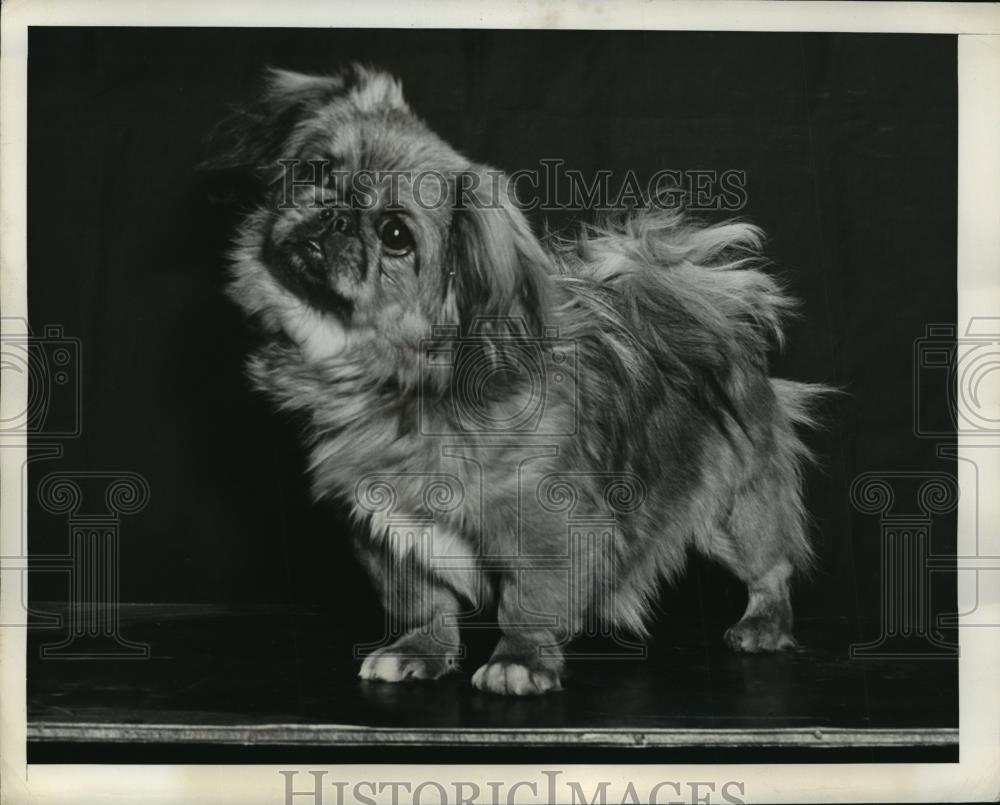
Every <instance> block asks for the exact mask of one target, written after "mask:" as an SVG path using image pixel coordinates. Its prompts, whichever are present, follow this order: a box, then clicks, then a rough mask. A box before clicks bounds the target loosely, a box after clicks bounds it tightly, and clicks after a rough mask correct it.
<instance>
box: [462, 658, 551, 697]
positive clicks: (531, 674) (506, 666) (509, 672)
mask: <svg viewBox="0 0 1000 805" xmlns="http://www.w3.org/2000/svg"><path fill="white" fill-rule="evenodd" d="M472 684H473V685H475V686H476V687H477V688H479V690H482V691H486V692H488V693H500V694H503V695H505V696H538V695H539V694H542V693H548V692H549V691H553V690H562V684H561V682H560V680H559V674H558V673H557V672H556V671H554V670H553V669H551V668H546V667H545V666H542V665H538V666H535V667H528V666H526V665H521V664H520V663H518V662H512V661H507V660H501V661H498V662H488V663H486V665H484V666H483V667H482V668H480V669H479V670H478V671H476V673H475V674H474V675H473V677H472Z"/></svg>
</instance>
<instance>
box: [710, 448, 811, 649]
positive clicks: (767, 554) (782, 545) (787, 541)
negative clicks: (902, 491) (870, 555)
mask: <svg viewBox="0 0 1000 805" xmlns="http://www.w3.org/2000/svg"><path fill="white" fill-rule="evenodd" d="M755 469H756V470H757V471H756V472H754V473H752V474H751V476H750V477H749V478H747V479H746V480H745V481H744V483H743V485H742V486H741V487H740V488H739V489H737V490H736V491H735V493H734V496H733V501H732V506H731V507H730V508H729V510H728V512H727V513H726V516H725V517H723V518H722V522H720V523H719V524H718V530H717V532H716V536H715V538H714V539H712V540H711V542H710V544H709V545H708V546H707V547H708V551H707V552H708V553H709V555H711V556H712V557H713V558H715V559H718V560H719V561H721V562H722V564H724V565H725V566H726V567H728V568H729V569H730V570H732V571H733V573H735V574H736V576H737V577H738V578H739V579H740V580H741V581H743V582H744V583H745V584H746V585H747V593H748V601H747V608H746V612H745V613H744V614H743V617H742V618H741V619H740V621H739V622H738V623H737V624H735V625H734V626H732V627H731V628H730V629H728V630H727V631H726V633H725V638H724V639H725V642H726V643H727V644H728V645H729V646H730V647H731V648H732V649H734V650H735V651H744V652H761V651H779V650H781V649H787V648H795V647H796V642H795V639H794V638H793V637H792V604H791V597H790V587H791V579H792V576H793V574H794V573H795V571H797V570H801V569H805V568H806V567H808V565H809V563H810V559H811V551H810V548H809V544H808V541H807V535H806V523H805V514H804V511H803V507H802V503H801V500H800V494H801V492H800V484H801V481H800V476H799V471H798V465H797V463H796V461H795V456H794V455H791V454H789V455H786V456H784V457H783V456H782V455H781V454H780V448H779V450H778V451H776V452H775V453H772V454H771V455H769V456H768V457H767V458H766V459H765V460H763V461H761V464H760V466H758V467H757V468H755Z"/></svg>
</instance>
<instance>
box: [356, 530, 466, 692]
mask: <svg viewBox="0 0 1000 805" xmlns="http://www.w3.org/2000/svg"><path fill="white" fill-rule="evenodd" d="M358 548H359V555H360V557H361V559H362V561H363V562H364V564H365V565H366V567H367V569H368V571H369V573H370V575H371V578H372V581H373V582H374V584H375V586H376V587H377V588H378V590H379V592H380V593H381V597H382V602H383V605H384V606H385V610H386V614H387V621H386V628H387V632H388V633H389V634H398V633H399V631H400V630H402V629H406V630H407V631H406V632H404V634H403V635H402V636H401V637H399V638H398V639H396V640H395V641H394V642H392V643H390V644H389V645H383V646H380V647H379V648H377V649H375V650H374V651H373V652H371V653H370V654H368V655H367V656H366V657H365V659H364V661H363V662H362V664H361V672H360V673H359V676H360V677H361V678H362V679H367V680H378V681H382V682H403V681H405V680H407V679H438V678H439V677H442V676H444V675H445V674H449V673H452V672H454V671H458V670H459V666H458V657H459V651H460V648H461V645H460V637H459V630H458V624H457V621H456V619H455V615H456V614H457V613H458V612H459V611H460V607H461V604H460V601H459V599H458V597H457V596H456V594H455V593H454V592H453V590H452V589H450V588H449V587H448V586H447V585H445V584H443V583H441V582H440V580H438V579H436V578H435V577H434V576H433V575H432V574H429V573H427V572H426V568H425V567H424V566H423V563H422V561H421V560H420V558H419V556H417V555H416V554H415V553H412V552H409V553H406V554H405V555H403V556H399V555H397V554H396V553H395V552H393V551H391V550H388V551H385V550H382V551H380V550H377V549H376V547H375V546H373V545H370V544H367V543H362V544H360V545H359V546H358Z"/></svg>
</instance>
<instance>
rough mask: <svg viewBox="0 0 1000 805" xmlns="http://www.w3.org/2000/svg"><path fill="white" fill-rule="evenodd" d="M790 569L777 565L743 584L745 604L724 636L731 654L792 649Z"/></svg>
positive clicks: (784, 564) (790, 567) (787, 564)
mask: <svg viewBox="0 0 1000 805" xmlns="http://www.w3.org/2000/svg"><path fill="white" fill-rule="evenodd" d="M791 575H792V566H791V564H789V562H787V561H784V560H782V561H780V562H778V563H777V564H775V565H774V566H772V567H771V568H770V569H769V570H767V571H766V572H765V573H762V574H760V575H759V576H757V577H755V578H752V579H748V580H747V592H748V594H749V600H748V602H747V609H746V612H745V613H743V617H742V618H740V620H739V622H738V623H736V624H735V625H733V626H730V627H729V628H728V629H727V630H726V633H725V636H724V640H725V641H726V644H727V645H728V646H729V647H730V648H731V649H733V650H734V651H744V652H760V651H780V650H781V649H787V648H795V647H796V646H797V644H796V642H795V638H794V637H792V603H791V598H790V597H789V579H790V578H791Z"/></svg>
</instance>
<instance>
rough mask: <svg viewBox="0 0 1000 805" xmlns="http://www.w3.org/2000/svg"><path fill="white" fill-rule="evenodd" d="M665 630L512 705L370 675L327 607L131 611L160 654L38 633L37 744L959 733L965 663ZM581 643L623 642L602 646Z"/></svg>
mask: <svg viewBox="0 0 1000 805" xmlns="http://www.w3.org/2000/svg"><path fill="white" fill-rule="evenodd" d="M668 627H669V628H668V629H667V630H663V629H660V630H658V633H659V634H661V635H662V634H666V633H670V634H672V636H673V637H672V639H671V641H669V642H670V644H669V645H667V644H666V643H667V641H665V640H664V639H663V637H659V638H658V639H657V640H655V641H654V642H653V643H652V644H651V645H650V647H649V655H648V657H647V658H646V659H603V660H595V659H590V660H579V661H574V662H573V665H572V669H573V670H572V675H571V677H570V678H569V679H568V680H567V684H566V690H565V691H563V692H562V693H559V694H555V695H550V696H548V697H543V698H536V699H509V698H504V697H497V696H492V695H487V694H482V693H479V692H477V691H475V690H474V689H473V688H472V687H471V686H470V684H469V681H468V675H462V676H456V677H454V678H449V679H446V680H441V681H438V682H434V683H420V682H418V683H408V684H402V685H391V684H380V683H370V682H362V681H361V680H359V679H357V677H356V673H357V668H358V663H357V661H355V660H354V659H353V657H352V651H351V647H350V646H349V645H347V646H345V645H343V644H342V640H343V638H341V639H340V640H341V642H338V641H337V638H336V629H337V624H336V623H333V622H331V619H330V617H329V616H323V615H321V614H320V613H316V612H300V611H294V610H292V609H283V608H276V607H268V608H263V607H254V608H236V609H226V608H223V607H218V606H204V607H191V606H184V607H177V606H167V605H127V606H124V607H123V608H122V633H123V634H124V635H125V636H126V637H127V638H129V639H130V640H133V641H141V642H145V643H148V644H149V646H150V649H151V656H150V658H149V659H146V660H142V659H133V660H122V659H110V660H93V659H88V660H66V659H44V658H41V657H40V653H39V648H40V645H41V644H42V643H47V642H53V641H55V640H58V639H59V638H60V637H61V632H60V630H59V629H46V630H42V629H33V630H31V632H29V648H28V652H29V654H28V661H29V685H28V714H29V723H30V724H31V725H32V729H33V734H34V736H35V738H36V739H39V736H43V738H42V740H39V741H38V744H37V745H39V746H41V745H43V741H44V742H47V743H51V744H52V745H55V744H56V743H58V740H57V739H58V737H59V733H58V729H57V730H56V732H54V733H48V735H47V737H44V736H45V735H46V733H45V730H46V728H51V727H53V726H56V727H58V728H59V729H64V728H65V727H66V726H67V725H71V726H72V725H78V726H79V725H87V728H88V729H90V730H93V729H97V730H98V731H97V733H93V732H91V733H90V734H89V737H87V734H85V733H84V732H80V733H79V735H78V736H77V739H79V740H85V739H86V740H88V741H90V742H91V743H101V742H106V741H108V740H111V741H116V740H117V741H126V742H127V741H131V742H135V741H143V740H150V741H157V742H159V743H170V742H172V741H182V742H187V743H189V744H193V743H197V742H199V735H200V736H201V738H200V740H201V742H203V743H205V742H207V743H212V742H214V741H216V740H218V735H217V733H218V731H219V730H220V729H222V730H225V729H232V728H233V727H236V728H238V729H244V730H245V729H247V728H250V732H251V735H252V737H250V738H247V737H246V736H245V735H244V737H243V738H241V739H239V740H236V741H234V742H236V743H251V742H252V743H265V744H266V743H268V742H270V741H271V738H269V737H268V733H267V731H266V730H259V731H258V732H257V733H253V728H254V727H255V725H256V726H260V725H265V724H267V725H285V726H286V728H288V729H298V733H297V734H299V738H298V739H296V740H298V741H299V742H300V743H301V742H302V741H303V739H302V737H301V735H302V732H303V730H302V729H300V728H299V727H297V725H302V726H305V727H309V725H313V726H315V727H320V726H321V725H322V727H323V729H325V730H327V732H326V733H324V734H323V735H321V736H320V740H322V741H325V742H330V741H331V740H332V741H334V742H336V741H337V738H336V734H334V735H333V737H331V732H330V730H334V731H336V730H338V729H340V730H342V729H343V728H345V727H359V728H378V729H381V730H382V731H383V733H386V734H389V735H390V737H392V736H393V735H395V733H393V731H392V730H393V729H401V730H404V731H405V730H406V729H416V730H440V731H445V732H447V731H449V730H459V731H464V730H469V729H472V730H480V731H482V732H485V733H489V732H490V731H493V732H498V731H499V732H502V731H504V730H511V729H514V730H531V731H534V732H533V736H534V737H533V738H532V737H530V736H529V742H530V741H531V740H534V741H536V742H537V741H540V742H542V743H544V742H545V741H547V740H549V739H548V738H546V737H545V736H546V733H547V734H549V735H550V736H555V737H556V739H557V740H558V736H559V734H560V733H559V731H560V730H572V731H574V732H573V733H568V734H570V735H576V736H583V737H582V738H581V740H585V739H586V740H594V735H593V733H595V732H596V733H597V734H600V733H601V731H605V737H606V736H607V735H612V736H614V735H616V734H617V733H616V731H619V732H620V731H622V730H626V731H628V735H629V736H630V741H629V743H631V738H632V737H634V736H633V735H632V734H633V733H634V734H635V735H641V734H642V733H643V732H644V731H649V732H650V734H653V735H654V738H655V733H656V731H662V730H666V731H677V733H676V734H675V735H674V736H673V737H670V736H669V735H668V737H669V738H670V740H671V741H672V742H673V743H675V744H677V746H676V747H675V748H680V749H683V748H684V746H683V744H684V743H685V742H690V739H691V737H692V736H694V737H695V738H698V736H699V735H713V734H719V735H722V736H723V737H724V738H725V740H726V741H729V742H730V743H732V742H733V739H732V736H731V735H730V736H728V737H727V731H729V730H748V731H750V732H755V733H757V734H758V735H760V734H769V733H770V731H772V730H773V731H777V733H778V734H779V735H781V734H784V735H785V736H786V737H787V736H788V735H791V736H792V737H793V739H794V738H795V736H798V735H802V734H806V735H807V736H808V735H809V734H811V733H813V732H815V734H816V735H817V737H819V735H820V734H821V733H822V734H825V735H829V734H832V735H834V737H836V735H837V734H838V732H839V731H844V730H846V731H848V735H855V738H848V739H847V740H848V742H849V741H851V740H855V739H856V737H857V733H855V732H854V731H857V730H862V731H871V734H872V735H877V736H885V735H886V734H889V735H893V734H894V732H893V731H902V737H900V736H896V738H895V739H894V740H895V741H896V744H897V745H896V746H895V747H894V748H895V750H896V751H897V752H898V751H899V749H900V747H901V746H902V747H905V746H906V745H907V744H914V745H915V744H917V743H919V742H920V740H921V738H920V736H921V732H922V731H926V732H927V734H930V735H931V736H932V737H933V736H935V735H936V736H937V737H936V738H934V740H936V741H937V742H939V743H940V742H941V737H940V736H941V734H942V731H943V730H947V729H948V728H955V727H957V664H956V663H955V662H949V661H927V660H924V661H914V660H893V661H887V660H879V661H872V660H851V659H849V657H848V647H847V643H846V642H843V643H842V642H840V640H841V636H839V635H838V628H836V627H834V628H831V627H830V626H829V625H828V624H818V623H809V622H806V623H803V624H801V625H800V627H799V637H800V640H801V641H802V642H803V644H804V645H805V646H806V647H807V648H805V649H803V650H802V651H800V652H796V653H786V654H781V655H774V656H740V655H735V654H732V653H730V652H729V651H728V650H727V649H726V648H725V647H724V646H723V645H722V643H721V639H720V635H721V629H722V624H719V625H718V627H717V628H716V627H715V625H709V626H707V627H706V626H705V625H704V624H700V623H699V624H698V628H692V627H691V626H689V627H688V628H687V629H686V630H685V629H683V628H682V627H681V625H680V622H678V623H676V624H674V623H672V622H670V623H668ZM470 636H471V637H472V639H473V645H472V646H471V647H470V656H469V658H468V659H467V660H466V662H465V668H466V670H467V671H468V670H474V669H475V667H476V666H477V665H478V663H479V662H480V661H481V659H482V657H481V656H480V655H481V654H482V655H483V656H485V653H487V652H488V650H489V643H490V641H491V639H492V635H490V634H489V633H486V632H479V633H476V632H472V633H470ZM585 647H586V648H588V649H590V650H593V651H595V652H599V651H601V650H603V651H605V652H607V651H608V650H610V649H611V648H613V646H611V645H610V644H609V643H602V642H600V641H597V640H591V641H590V642H589V643H588V644H586V645H585ZM150 725H173V730H174V732H173V733H172V734H171V735H169V736H168V737H166V738H164V737H163V735H162V734H160V735H159V737H156V735H157V734H156V733H155V732H149V727H150ZM178 727H183V728H185V730H186V731H185V730H178V729H177V728H178ZM102 728H110V729H104V730H103V732H102V731H101V729H102ZM186 728H196V729H194V730H193V731H192V730H190V729H186ZM199 729H201V732H199ZM206 730H207V731H206ZM212 730H215V731H216V734H215V737H212V736H213V732H212ZM144 731H145V732H144ZM581 731H586V734H584V733H583V732H581ZM286 732H287V729H286ZM308 732H309V730H308V729H306V730H305V733H306V734H307V739H308ZM344 734H346V735H349V736H353V738H349V739H348V740H347V741H346V742H348V743H350V742H354V743H359V742H363V740H364V739H363V737H362V739H361V741H359V740H358V737H357V732H356V731H348V732H346V733H344ZM109 735H110V736H111V737H110V738H109ZM272 735H273V733H272ZM539 735H541V738H539ZM144 736H145V737H144ZM206 736H208V737H207V738H206ZM63 737H64V738H65V736H63ZM925 737H926V736H925ZM575 740H576V738H574V737H571V738H570V739H569V741H570V742H573V741H575ZM635 740H636V741H637V742H640V743H642V742H643V739H642V738H635ZM879 740H882V739H881V738H879ZM279 742H280V741H279ZM286 742H287V741H286ZM695 742H696V743H697V741H695ZM736 742H738V738H737V739H736ZM563 743H566V741H563ZM716 743H717V742H716ZM689 748H690V747H689ZM730 748H732V747H730ZM839 748H840V749H842V750H843V749H848V748H850V747H849V746H840V747H839ZM49 751H50V752H51V751H52V749H51V747H50V749H49ZM147 759H148V758H147ZM935 759H937V760H940V759H941V758H940V757H936V758H935Z"/></svg>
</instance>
